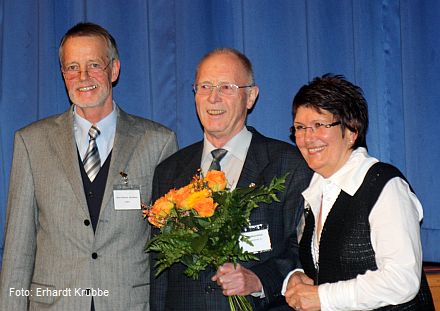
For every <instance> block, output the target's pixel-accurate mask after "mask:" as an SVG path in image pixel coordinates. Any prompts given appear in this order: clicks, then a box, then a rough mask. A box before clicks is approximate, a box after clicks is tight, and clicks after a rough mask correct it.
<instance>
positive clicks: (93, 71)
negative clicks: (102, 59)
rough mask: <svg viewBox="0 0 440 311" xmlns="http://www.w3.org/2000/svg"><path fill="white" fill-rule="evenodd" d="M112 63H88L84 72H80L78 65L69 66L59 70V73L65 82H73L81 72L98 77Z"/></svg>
mask: <svg viewBox="0 0 440 311" xmlns="http://www.w3.org/2000/svg"><path fill="white" fill-rule="evenodd" d="M112 62H113V59H111V60H110V61H109V62H108V63H107V65H104V64H101V63H98V62H91V63H88V64H87V66H86V70H80V69H81V68H80V66H79V65H78V64H71V65H69V66H66V67H63V68H61V72H62V73H63V75H64V77H65V78H66V79H67V80H73V79H76V78H78V77H79V76H80V75H81V72H85V71H86V72H87V74H88V75H91V76H94V75H100V74H102V73H103V72H104V71H105V70H106V69H107V68H108V66H109V65H110V64H111V63H112Z"/></svg>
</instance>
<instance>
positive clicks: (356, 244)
mask: <svg viewBox="0 0 440 311" xmlns="http://www.w3.org/2000/svg"><path fill="white" fill-rule="evenodd" d="M394 177H400V178H402V179H404V180H406V179H405V177H404V176H403V175H402V173H401V172H400V171H399V170H398V169H397V168H395V167H394V166H392V165H389V164H385V163H380V162H379V163H376V164H374V165H373V166H372V167H371V168H370V169H369V171H368V173H367V175H366V176H365V179H364V181H363V183H362V185H361V187H360V188H359V189H358V191H357V192H356V193H355V195H354V196H353V197H351V196H350V195H348V194H347V193H345V192H344V191H341V193H340V194H339V196H338V198H337V200H336V202H335V204H334V205H333V207H332V209H331V211H330V213H329V214H328V217H327V219H326V221H325V224H324V227H323V229H322V233H321V240H320V243H319V268H318V270H319V271H317V269H315V266H314V264H313V259H312V253H311V243H312V236H313V231H314V227H315V220H314V217H313V215H312V213H311V212H310V213H309V214H308V215H307V216H306V224H305V227H304V233H303V237H302V239H301V242H300V259H301V264H302V265H303V269H304V271H305V273H306V274H307V275H308V276H309V277H311V278H313V279H314V280H315V284H323V283H334V282H337V281H344V280H350V279H354V278H356V276H357V275H359V274H364V273H365V272H366V271H367V270H371V271H374V270H377V265H376V260H375V257H374V255H375V253H374V250H373V247H372V245H371V240H370V223H369V221H368V216H369V215H370V212H371V209H372V208H373V206H374V204H375V203H376V201H377V199H378V197H379V195H380V193H381V192H382V189H383V188H384V186H385V184H386V183H387V182H388V181H389V180H390V179H392V178H394ZM411 190H412V189H411ZM379 310H434V304H433V301H432V296H431V292H430V290H429V286H428V283H427V281H426V276H425V274H424V272H423V271H422V278H421V287H420V290H419V293H418V294H417V296H416V297H415V298H414V299H413V300H411V301H409V302H407V303H404V304H401V305H397V306H386V307H383V308H380V309H379Z"/></svg>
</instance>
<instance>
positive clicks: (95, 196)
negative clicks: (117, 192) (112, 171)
mask: <svg viewBox="0 0 440 311" xmlns="http://www.w3.org/2000/svg"><path fill="white" fill-rule="evenodd" d="M111 157H112V153H111V152H110V154H109V155H108V157H107V159H106V160H105V162H104V165H103V166H102V167H101V169H100V170H99V172H98V175H96V177H95V179H94V180H93V182H91V181H90V179H89V176H87V174H86V171H85V170H84V166H83V164H82V161H81V158H80V156H79V154H78V159H79V162H80V165H79V167H80V170H81V178H82V181H83V186H84V193H85V194H86V200H87V207H88V208H89V214H90V220H91V222H92V227H93V232H95V230H96V226H97V224H98V219H99V212H100V210H101V204H102V198H103V196H104V191H105V184H106V183H107V176H108V169H109V167H110V160H111Z"/></svg>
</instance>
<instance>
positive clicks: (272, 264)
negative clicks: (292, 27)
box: [150, 48, 311, 311]
mask: <svg viewBox="0 0 440 311" xmlns="http://www.w3.org/2000/svg"><path fill="white" fill-rule="evenodd" d="M194 92H195V100H196V108H197V113H198V116H199V119H200V121H201V123H202V125H203V128H204V140H203V141H200V142H198V143H195V144H193V145H191V146H188V147H186V148H184V149H182V150H180V151H178V152H177V153H175V154H174V155H172V156H171V157H169V158H168V159H167V160H165V161H164V162H162V163H161V164H160V165H159V166H158V167H157V169H156V171H155V178H154V182H153V198H154V199H157V198H158V197H160V196H162V195H163V194H164V193H166V192H167V191H168V190H169V189H171V188H178V187H182V186H184V185H186V184H188V183H189V181H190V180H191V177H192V176H193V175H194V174H195V173H196V171H197V169H199V168H201V169H202V171H203V172H206V171H207V170H208V168H209V167H210V164H211V162H212V161H213V155H212V154H211V151H213V150H214V149H219V148H220V149H224V150H226V151H227V152H226V154H225V155H224V156H223V158H222V159H221V160H218V161H219V162H220V163H219V164H220V166H221V169H222V170H223V171H225V173H226V177H227V179H228V181H229V183H230V184H229V187H230V188H235V187H247V186H248V185H249V184H251V183H255V184H256V185H257V186H258V185H265V184H268V183H269V182H270V181H271V179H272V178H273V177H276V176H282V175H284V174H286V173H289V175H288V177H287V181H286V191H285V192H284V193H282V194H279V198H280V202H275V203H272V204H270V205H262V206H260V208H257V209H255V210H254V211H253V212H252V214H251V217H250V222H251V225H253V226H256V225H263V227H264V228H268V232H269V236H270V242H271V246H270V247H269V248H268V250H266V251H264V252H261V253H258V254H257V256H258V258H259V261H249V262H242V263H240V264H239V265H237V266H235V267H234V265H233V264H232V263H226V264H225V265H223V266H222V267H220V268H219V269H218V271H214V270H212V269H207V270H206V271H203V272H202V273H201V274H200V276H199V279H198V280H192V279H190V278H188V277H186V276H185V275H184V274H183V271H184V269H185V267H184V266H183V265H181V264H175V265H173V266H172V267H171V268H170V269H168V270H166V271H165V272H163V273H161V274H160V275H159V276H158V277H157V278H156V277H155V276H154V271H152V273H151V298H150V302H151V309H152V310H153V311H156V310H181V311H184V310H188V311H198V310H200V311H201V310H210V311H211V310H229V305H228V299H227V297H225V296H232V295H241V296H245V295H250V296H249V297H248V298H249V299H250V300H251V301H252V304H253V306H254V309H255V310H275V309H276V310H282V309H286V310H288V307H287V305H286V304H285V303H284V301H283V299H282V297H281V294H280V290H281V285H282V282H283V278H284V276H285V275H286V273H287V272H288V271H289V268H291V267H295V266H296V264H297V260H298V253H297V235H296V225H297V223H298V222H299V219H300V217H301V212H302V197H301V192H302V191H303V190H304V189H305V188H306V187H307V185H308V183H309V180H310V177H311V172H310V170H309V169H308V168H307V165H306V164H305V162H304V160H303V158H302V157H301V155H300V153H299V152H298V150H297V149H296V148H294V147H293V146H292V145H290V144H287V143H285V142H281V141H278V140H275V139H271V138H268V137H265V136H263V135H261V134H260V133H258V132H257V131H256V130H255V129H254V128H252V127H246V126H245V123H246V116H247V112H248V110H249V109H251V108H252V107H253V105H254V103H255V100H256V98H257V96H258V87H257V86H255V84H254V78H253V72H252V65H251V63H250V61H249V59H248V58H247V57H246V56H245V55H243V54H242V53H240V52H238V51H236V50H233V49H228V48H227V49H217V50H214V51H212V52H210V53H208V54H207V55H206V56H205V57H203V58H202V60H201V61H200V63H199V65H198V68H197V72H196V81H195V84H194ZM156 233H157V232H156ZM154 258H155V254H154V253H153V262H152V265H151V267H153V265H154Z"/></svg>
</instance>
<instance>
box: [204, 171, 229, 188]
mask: <svg viewBox="0 0 440 311" xmlns="http://www.w3.org/2000/svg"><path fill="white" fill-rule="evenodd" d="M204 180H205V182H207V183H208V186H209V188H211V189H212V191H214V192H215V191H220V190H225V188H226V184H227V180H226V176H225V172H223V171H215V170H213V171H208V173H206V176H205V178H204Z"/></svg>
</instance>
